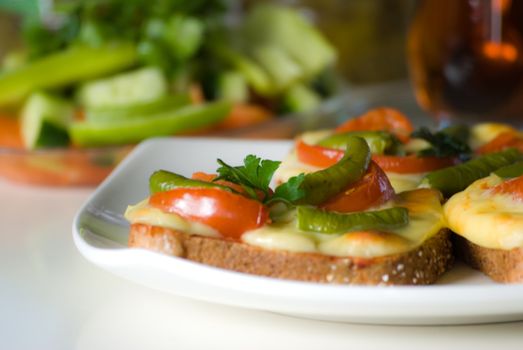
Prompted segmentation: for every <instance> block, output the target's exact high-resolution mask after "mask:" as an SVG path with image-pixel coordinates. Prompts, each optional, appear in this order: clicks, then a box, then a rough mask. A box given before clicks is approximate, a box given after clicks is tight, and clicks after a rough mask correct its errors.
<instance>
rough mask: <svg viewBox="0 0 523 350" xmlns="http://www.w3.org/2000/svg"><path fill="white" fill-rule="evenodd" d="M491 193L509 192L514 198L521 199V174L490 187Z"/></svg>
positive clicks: (522, 188)
mask: <svg viewBox="0 0 523 350" xmlns="http://www.w3.org/2000/svg"><path fill="white" fill-rule="evenodd" d="M492 193H499V194H510V195H512V198H514V199H515V200H518V201H523V176H519V177H516V178H513V179H510V180H506V181H504V182H502V183H500V184H499V185H497V186H494V187H492Z"/></svg>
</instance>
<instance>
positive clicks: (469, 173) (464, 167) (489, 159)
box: [421, 148, 523, 197]
mask: <svg viewBox="0 0 523 350" xmlns="http://www.w3.org/2000/svg"><path fill="white" fill-rule="evenodd" d="M522 159H523V154H522V153H521V152H520V151H518V150H517V149H514V148H511V149H507V150H504V151H501V152H496V153H490V154H486V155H484V156H481V157H478V158H475V159H472V160H469V161H468V162H465V163H462V164H459V165H456V166H453V167H448V168H444V169H440V170H436V171H433V172H431V173H428V174H427V175H425V177H424V178H423V179H422V181H421V187H430V188H436V189H438V190H440V191H441V192H442V193H443V195H444V196H445V197H450V196H451V195H453V194H454V193H457V192H460V191H463V190H464V189H465V188H467V187H468V185H470V184H471V183H473V182H474V181H476V180H479V179H481V178H483V177H485V176H488V175H489V174H490V173H491V172H493V171H495V170H497V169H499V168H502V167H505V166H507V165H510V164H512V163H514V162H516V161H519V160H522Z"/></svg>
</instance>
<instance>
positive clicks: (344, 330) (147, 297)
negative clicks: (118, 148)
mask: <svg viewBox="0 0 523 350" xmlns="http://www.w3.org/2000/svg"><path fill="white" fill-rule="evenodd" d="M91 191H92V189H49V188H38V187H23V186H18V185H13V184H10V183H7V182H4V181H3V180H0V198H1V201H0V222H1V223H2V225H1V226H0V227H1V229H0V349H10V350H11V349H12V350H15V349H28V350H31V349H53V350H55V349H82V350H83V349H211V348H213V349H228V350H231V349H263V350H266V349H300V350H306V349H329V350H335V349H348V348H352V349H384V348H386V349H396V348H397V349H403V350H406V349H416V350H418V349H424V350H426V349H438V350H441V349H445V348H461V349H470V348H474V349H476V350H478V349H493V348H495V347H500V348H502V349H503V350H509V349H522V348H523V322H518V323H504V324H492V325H476V326H453V327H450V326H447V327H390V326H369V325H354V324H339V323H328V322H318V321H311V320H304V319H297V318H292V317H287V316H282V315H276V314H271V313H267V312H260V311H251V310H245V309H237V308H231V307H225V306H221V305H212V304H207V303H204V302H197V301H192V300H188V299H184V298H179V297H175V296H172V295H169V294H165V293H162V292H158V291H155V290H150V289H147V288H145V287H142V286H140V285H136V284H133V283H131V282H128V281H126V280H123V279H120V278H118V277H116V276H113V275H111V274H109V273H107V272H105V271H103V270H100V269H98V268H97V267H95V266H93V265H91V264H89V263H88V262H87V261H86V260H85V259H84V258H83V257H82V256H81V255H80V254H79V253H78V252H77V251H76V249H75V247H74V245H73V241H72V237H71V223H72V220H73V216H74V214H75V213H76V211H77V210H78V208H79V207H80V205H81V204H82V203H83V202H84V201H85V200H86V199H87V197H88V195H89V194H90V193H91Z"/></svg>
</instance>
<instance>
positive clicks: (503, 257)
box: [452, 235, 523, 283]
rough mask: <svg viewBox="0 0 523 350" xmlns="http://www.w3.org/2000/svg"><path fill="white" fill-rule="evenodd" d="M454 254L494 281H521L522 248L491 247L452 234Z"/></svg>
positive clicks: (522, 266) (522, 267) (522, 274)
mask: <svg viewBox="0 0 523 350" xmlns="http://www.w3.org/2000/svg"><path fill="white" fill-rule="evenodd" d="M452 240H453V245H454V248H455V251H456V256H457V257H459V258H460V259H462V260H463V261H464V262H466V263H467V264H468V265H470V266H471V267H473V268H474V269H476V270H479V271H481V272H483V273H484V274H485V275H487V276H489V277H490V278H492V279H493V280H494V281H496V282H502V283H522V282H523V248H514V249H510V250H506V249H492V248H485V247H482V246H479V245H477V244H475V243H472V242H470V241H469V240H467V239H465V238H463V237H461V236H459V235H453V238H452Z"/></svg>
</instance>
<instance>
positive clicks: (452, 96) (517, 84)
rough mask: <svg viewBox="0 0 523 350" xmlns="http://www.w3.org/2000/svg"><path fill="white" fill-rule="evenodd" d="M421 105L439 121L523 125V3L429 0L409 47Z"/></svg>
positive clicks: (518, 0) (516, 0)
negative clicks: (442, 119)
mask: <svg viewBox="0 0 523 350" xmlns="http://www.w3.org/2000/svg"><path fill="white" fill-rule="evenodd" d="M408 58H409V69H410V75H411V80H412V82H413V86H414V89H415V92H416V97H417V100H418V102H419V103H420V105H421V106H422V107H423V108H425V109H427V110H428V111H430V112H431V113H433V114H434V115H436V116H437V117H438V118H447V117H451V118H453V117H455V118H458V119H461V120H468V121H474V120H482V119H490V120H492V119H494V120H499V119H502V120H504V121H508V122H512V123H514V124H520V125H523V1H522V0H512V1H511V0H424V1H420V2H419V4H418V7H417V9H416V14H415V16H414V19H413V22H412V24H411V28H410V32H409V41H408Z"/></svg>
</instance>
